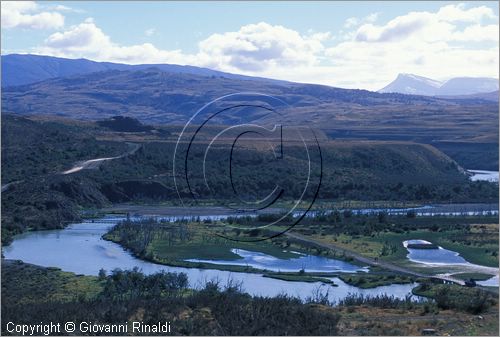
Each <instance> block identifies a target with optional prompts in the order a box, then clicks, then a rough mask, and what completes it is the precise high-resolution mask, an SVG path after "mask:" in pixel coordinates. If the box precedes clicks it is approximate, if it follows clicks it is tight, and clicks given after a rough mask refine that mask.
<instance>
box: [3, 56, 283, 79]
mask: <svg viewBox="0 0 500 337" xmlns="http://www.w3.org/2000/svg"><path fill="white" fill-rule="evenodd" d="M148 68H157V69H159V70H161V71H165V72H169V73H177V74H191V75H198V76H216V77H225V78H230V79H240V80H241V79H255V77H250V76H244V75H236V74H230V73H225V72H221V71H216V70H211V69H207V68H200V67H194V66H181V65H175V64H138V65H129V64H121V63H111V62H95V61H90V60H87V59H66V58H60V57H52V56H42V55H31V54H22V55H21V54H10V55H4V56H2V87H9V86H17V85H24V84H31V83H35V82H40V81H44V80H47V79H51V78H56V77H67V76H72V75H84V74H89V73H93V72H98V71H106V70H144V69H148ZM261 79H262V80H265V81H270V82H281V81H277V80H270V79H264V78H261Z"/></svg>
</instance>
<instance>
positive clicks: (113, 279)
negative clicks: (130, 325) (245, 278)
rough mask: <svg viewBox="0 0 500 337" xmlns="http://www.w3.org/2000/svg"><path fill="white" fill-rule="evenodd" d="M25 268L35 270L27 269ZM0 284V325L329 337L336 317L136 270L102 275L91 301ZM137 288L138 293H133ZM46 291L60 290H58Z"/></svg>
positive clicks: (281, 299)
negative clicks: (165, 325)
mask: <svg viewBox="0 0 500 337" xmlns="http://www.w3.org/2000/svg"><path fill="white" fill-rule="evenodd" d="M31 268H39V267H35V266H32V267H29V268H28V269H31ZM26 272H29V270H26ZM51 273H57V272H56V271H53V272H51ZM13 276H15V275H13V274H12V273H8V272H7V273H3V274H2V277H13ZM54 277H56V278H57V276H54V275H52V276H51V277H50V279H53V278H54ZM6 281H7V282H6V284H5V286H4V283H3V282H4V280H3V279H2V287H3V289H2V290H3V291H4V292H5V293H9V300H8V301H4V300H2V322H9V321H14V322H16V324H33V322H41V321H42V322H49V321H52V322H66V321H73V322H75V323H76V324H77V325H78V324H79V322H82V321H85V322H89V321H91V322H99V323H108V324H114V323H115V324H122V323H123V322H127V321H142V322H144V323H146V324H156V323H158V322H159V321H162V322H165V321H168V322H170V323H171V328H172V334H174V335H245V336H249V335H335V334H336V333H337V323H338V321H339V318H340V316H339V314H338V313H337V312H336V311H335V310H334V309H332V308H328V307H324V306H318V305H317V304H316V303H313V302H309V303H303V302H301V301H300V300H299V299H297V298H292V297H288V296H278V297H275V298H266V297H252V296H250V295H248V294H244V293H242V291H241V287H240V285H238V284H235V283H231V282H228V283H227V284H226V285H222V284H221V283H220V282H218V281H216V280H212V281H208V282H206V284H205V285H204V286H203V287H202V288H201V289H199V290H189V291H187V290H186V280H185V275H182V274H180V275H176V274H168V273H160V274H153V275H148V276H145V275H142V274H141V273H139V272H138V271H137V270H135V271H119V270H115V271H113V272H111V273H110V275H105V273H104V272H102V273H101V276H100V281H96V282H99V284H101V289H102V290H101V292H99V293H98V294H97V295H96V296H93V297H90V298H89V297H86V296H78V297H72V298H69V299H68V298H66V299H64V300H61V299H58V298H52V299H49V300H47V299H45V298H40V297H36V296H30V295H31V294H29V292H30V290H31V289H32V288H30V287H25V288H24V291H23V292H19V291H15V289H12V288H18V287H20V288H23V287H24V286H25V284H26V283H30V282H37V281H39V280H37V279H36V278H34V279H33V278H29V277H26V278H23V279H19V281H18V282H9V280H6ZM137 286H139V288H140V290H136V289H135V288H136V287H137ZM160 289H161V290H160ZM12 290H14V291H12ZM52 291H64V288H61V289H52ZM26 298H29V299H30V300H29V301H26ZM5 327H6V325H5V324H2V334H3V335H8V334H9V333H8V332H7V331H6V330H5ZM76 333H78V330H77V331H76Z"/></svg>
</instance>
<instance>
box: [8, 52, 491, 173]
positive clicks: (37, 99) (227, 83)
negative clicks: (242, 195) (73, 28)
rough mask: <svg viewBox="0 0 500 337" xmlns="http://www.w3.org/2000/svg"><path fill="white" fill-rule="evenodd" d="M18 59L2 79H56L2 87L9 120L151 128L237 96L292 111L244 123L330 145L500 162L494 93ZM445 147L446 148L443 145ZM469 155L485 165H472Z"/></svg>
mask: <svg viewBox="0 0 500 337" xmlns="http://www.w3.org/2000/svg"><path fill="white" fill-rule="evenodd" d="M10 56H12V57H10ZM14 56H16V55H7V56H4V57H2V62H3V63H4V62H6V63H4V66H3V73H2V76H5V77H9V76H14V77H15V76H17V75H16V74H17V73H16V71H18V72H19V74H21V75H22V74H26V73H32V72H31V70H30V69H31V68H32V66H33V64H35V63H37V62H42V61H43V62H42V63H43V66H40V69H43V74H45V75H43V76H59V77H55V78H49V79H45V80H43V81H39V82H36V83H30V84H25V85H19V86H6V87H3V90H2V114H6V113H12V114H20V115H37V116H60V117H69V118H72V119H79V120H91V121H96V120H104V119H109V118H112V117H115V116H123V117H131V118H136V119H138V120H139V121H140V122H142V123H146V124H169V125H184V124H185V123H186V122H187V121H188V120H189V118H190V117H191V116H192V115H193V114H194V113H195V112H196V111H197V110H198V109H200V108H201V107H202V106H203V105H205V104H206V103H208V102H210V101H212V100H213V99H216V98H218V97H221V96H223V95H227V94H230V93H239V92H260V93H264V94H268V95H272V96H274V97H277V98H279V99H281V100H283V101H284V102H286V103H287V104H288V105H289V107H287V108H286V109H285V110H284V111H283V112H284V115H283V118H281V119H280V120H276V118H274V119H273V118H272V116H269V115H268V114H267V115H266V114H262V113H258V112H256V111H252V109H247V110H246V111H245V113H244V114H243V115H242V116H243V117H242V118H241V119H240V120H239V122H250V121H259V122H260V123H264V124H266V125H274V124H276V123H280V124H284V125H299V126H310V127H313V128H316V129H321V130H322V131H323V132H324V133H325V134H327V135H328V136H329V137H330V138H331V139H349V140H377V141H378V140H390V141H412V142H419V143H426V144H432V145H435V146H437V147H438V148H440V149H441V150H443V151H445V152H446V153H447V154H449V155H451V154H453V156H454V159H456V160H458V161H459V163H460V164H461V165H463V166H464V167H466V168H470V169H494V168H496V167H498V156H494V155H492V154H494V149H498V102H496V101H492V100H490V99H491V96H492V95H491V94H488V95H483V94H477V95H469V96H466V95H465V96H464V95H462V96H457V97H453V96H447V97H446V98H439V97H429V96H421V95H420V96H419V95H406V94H399V93H377V92H371V91H366V90H351V89H340V88H334V87H328V86H322V85H313V84H301V83H292V82H283V81H274V80H267V79H262V78H254V77H244V76H240V75H232V74H226V73H219V72H214V71H212V70H208V69H203V68H196V67H182V66H171V65H158V66H154V67H151V66H148V65H139V66H128V65H119V64H108V63H98V62H92V61H88V60H65V59H56V60H55V58H47V59H45V58H44V57H40V56H36V57H35V56H26V55H24V56H23V57H20V56H16V57H14ZM9 60H14V61H16V62H18V63H8V62H7V61H9ZM23 60H24V61H26V62H24V63H23V62H22V61H23ZM28 61H29V62H28ZM9 62H10V61H9ZM19 62H20V63H19ZM75 62H76V63H75ZM26 64H28V65H29V66H28V65H26ZM48 64H52V65H53V69H52V68H50V67H48V66H47V65H48ZM82 64H83V65H85V66H82ZM25 66H26V68H23V67H25ZM109 67H118V68H119V69H109ZM122 68H123V69H122ZM23 69H24V70H23ZM48 69H52V70H51V71H50V72H47V71H48ZM82 69H83V70H82ZM124 69H125V70H124ZM40 71H41V70H40ZM74 71H85V72H86V73H80V74H75V73H72V72H74ZM9 72H10V73H11V74H10V75H9ZM33 74H39V73H37V72H36V71H34V72H33ZM21 75H19V76H17V77H19V78H22V76H21ZM37 76H38V75H37ZM218 122H220V123H222V124H234V123H235V120H234V119H232V118H220V119H219V120H218ZM444 143H446V146H443V147H440V146H441V144H444ZM450 144H451V145H450ZM479 144H481V145H479ZM463 149H468V150H467V151H466V152H463V151H465V150H463ZM470 149H474V151H476V153H477V154H478V156H481V158H483V159H481V160H480V161H477V160H473V161H469V160H467V158H469V157H470V156H469V155H468V154H469V153H470ZM462 150H463V151H462ZM461 151H462V152H463V153H461ZM492 151H493V152H492ZM497 152H498V151H497ZM455 156H457V157H455ZM458 158H459V159H458ZM475 158H476V157H475ZM471 165H472V166H471Z"/></svg>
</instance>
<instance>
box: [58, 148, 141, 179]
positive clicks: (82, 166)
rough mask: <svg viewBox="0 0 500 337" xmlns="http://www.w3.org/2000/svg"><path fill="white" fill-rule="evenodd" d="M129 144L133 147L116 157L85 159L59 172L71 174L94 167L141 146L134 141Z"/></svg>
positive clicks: (127, 153) (133, 151) (130, 152)
mask: <svg viewBox="0 0 500 337" xmlns="http://www.w3.org/2000/svg"><path fill="white" fill-rule="evenodd" d="M128 144H130V145H133V149H131V150H129V151H127V152H125V153H124V154H122V155H120V156H116V157H107V158H96V159H90V160H85V161H81V162H78V163H76V164H75V165H74V166H73V167H72V168H70V169H69V170H66V171H63V172H61V174H71V173H76V172H78V171H81V170H89V169H96V168H98V167H99V165H101V164H102V163H103V162H105V161H108V160H113V159H120V158H123V157H126V156H129V155H131V154H134V153H135V152H136V151H137V150H139V149H140V148H141V145H140V144H135V143H128Z"/></svg>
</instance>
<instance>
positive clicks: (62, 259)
mask: <svg viewBox="0 0 500 337" xmlns="http://www.w3.org/2000/svg"><path fill="white" fill-rule="evenodd" d="M105 220H106V222H103V221H99V220H96V221H95V222H93V223H88V222H86V223H77V224H72V225H69V226H68V227H66V228H65V229H61V230H48V231H36V232H28V233H24V234H20V235H17V236H16V237H15V239H14V241H13V242H12V243H11V245H9V246H7V247H4V248H3V254H4V256H5V258H7V259H15V260H22V261H24V262H26V263H32V264H35V265H40V266H45V267H57V268H60V269H62V270H65V271H70V272H74V273H77V274H85V275H97V274H98V272H99V270H100V269H105V270H108V271H110V270H113V269H115V268H121V269H131V268H133V267H138V268H140V269H141V270H142V271H143V272H144V273H147V274H150V273H154V272H157V271H161V270H164V271H169V272H183V273H186V274H187V275H188V278H189V283H190V286H191V287H192V288H199V287H201V286H202V285H203V284H204V283H205V282H206V281H209V280H218V281H220V282H221V284H222V285H224V284H227V283H228V282H229V281H233V282H241V284H242V288H243V290H244V291H245V292H247V293H249V294H252V295H258V296H277V295H280V294H287V295H290V296H297V297H299V298H301V299H306V298H308V297H310V296H313V295H314V294H315V293H318V291H319V292H321V293H323V294H328V298H329V299H330V301H332V302H338V301H339V300H341V299H343V298H345V297H346V296H347V295H348V294H362V295H365V296H376V295H381V294H387V295H392V296H394V297H398V298H404V297H405V296H407V295H410V294H411V289H412V288H413V287H415V286H416V284H393V285H390V286H381V287H377V288H372V289H360V288H357V287H354V286H350V285H348V284H346V283H344V282H342V281H341V280H340V279H338V278H336V277H335V278H332V280H333V281H334V283H335V284H337V285H338V286H337V287H333V286H331V285H327V284H323V283H321V282H314V283H309V282H289V281H283V280H277V279H272V278H267V277H263V276H262V275H261V274H255V273H240V272H228V271H220V270H215V269H197V268H180V267H170V266H165V265H160V264H156V263H152V262H148V261H143V260H140V259H137V258H135V257H134V256H132V255H131V254H130V253H129V252H127V251H126V250H124V249H123V248H122V247H121V246H119V245H118V244H116V243H113V242H110V241H106V240H103V239H102V235H103V234H104V233H106V231H107V230H108V229H109V228H110V226H113V222H116V221H119V220H121V219H120V218H110V217H108V218H106V219H105ZM241 254H243V255H244V256H243V260H244V259H245V258H246V259H253V260H254V261H255V260H257V261H260V262H261V263H262V261H264V260H266V259H267V263H272V265H273V268H274V269H278V270H280V263H281V270H291V269H297V264H296V265H295V266H293V263H294V261H291V260H279V259H276V258H274V257H271V259H269V256H264V255H265V254H260V253H253V254H252V252H246V251H244V252H240V255H241ZM301 259H302V260H301ZM304 259H306V260H307V259H308V261H309V262H308V264H305V266H306V270H307V266H311V268H312V269H311V270H316V269H317V270H322V271H325V270H327V269H324V268H325V266H327V268H330V267H331V268H332V269H329V270H330V271H349V272H352V271H353V270H357V269H359V270H361V271H363V270H364V269H363V268H360V267H357V266H354V265H351V264H348V263H345V262H342V261H337V260H333V259H326V258H319V257H314V256H301V257H300V258H297V259H295V260H297V263H298V264H301V265H300V266H299V269H301V268H302V267H303V265H304V264H303V263H304ZM318 259H322V260H318ZM269 261H271V262H269ZM311 261H314V263H311ZM247 262H248V261H247ZM364 271H366V270H364Z"/></svg>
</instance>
